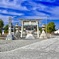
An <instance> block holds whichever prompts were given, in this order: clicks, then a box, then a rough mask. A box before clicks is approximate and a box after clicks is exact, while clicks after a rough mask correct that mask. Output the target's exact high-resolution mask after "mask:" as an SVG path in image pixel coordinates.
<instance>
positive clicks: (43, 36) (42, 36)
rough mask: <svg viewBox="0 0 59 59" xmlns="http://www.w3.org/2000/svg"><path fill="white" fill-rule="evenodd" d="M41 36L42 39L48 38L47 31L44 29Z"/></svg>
mask: <svg viewBox="0 0 59 59" xmlns="http://www.w3.org/2000/svg"><path fill="white" fill-rule="evenodd" d="M40 38H41V39H44V38H45V39H46V38H47V36H46V33H45V31H44V30H43V31H42V33H41V35H40Z"/></svg>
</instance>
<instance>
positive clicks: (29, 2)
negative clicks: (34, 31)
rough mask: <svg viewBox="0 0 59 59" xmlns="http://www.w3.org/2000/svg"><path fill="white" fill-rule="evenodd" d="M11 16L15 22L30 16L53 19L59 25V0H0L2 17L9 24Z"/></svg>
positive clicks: (0, 16) (0, 15)
mask: <svg viewBox="0 0 59 59" xmlns="http://www.w3.org/2000/svg"><path fill="white" fill-rule="evenodd" d="M10 16H11V17H12V19H13V20H12V21H13V22H14V23H16V22H19V19H20V18H24V17H25V16H27V18H28V16H30V17H34V18H41V19H49V20H53V21H54V22H55V23H56V26H57V27H58V22H59V0H0V18H2V19H3V21H4V23H5V24H7V23H8V18H9V17H10ZM30 17H29V18H30ZM43 17H45V18H43Z"/></svg>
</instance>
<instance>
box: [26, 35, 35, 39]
mask: <svg viewBox="0 0 59 59" xmlns="http://www.w3.org/2000/svg"><path fill="white" fill-rule="evenodd" d="M25 39H35V38H34V36H33V35H32V34H27V36H26V38H25Z"/></svg>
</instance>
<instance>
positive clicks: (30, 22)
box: [24, 21, 37, 25]
mask: <svg viewBox="0 0 59 59" xmlns="http://www.w3.org/2000/svg"><path fill="white" fill-rule="evenodd" d="M24 25H37V22H36V21H35V22H33V21H29V22H24Z"/></svg>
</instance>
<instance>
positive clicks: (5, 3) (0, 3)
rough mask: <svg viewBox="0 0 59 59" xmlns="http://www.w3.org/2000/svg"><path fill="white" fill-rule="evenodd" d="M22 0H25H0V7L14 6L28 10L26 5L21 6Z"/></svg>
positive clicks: (13, 7) (14, 7)
mask: <svg viewBox="0 0 59 59" xmlns="http://www.w3.org/2000/svg"><path fill="white" fill-rule="evenodd" d="M17 1H18V2H19V4H17ZM21 2H23V0H21V1H19V0H14V1H13V2H9V1H8V0H2V1H1V2H0V7H5V8H12V9H18V10H20V9H21V10H27V8H26V7H23V6H21Z"/></svg>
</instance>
